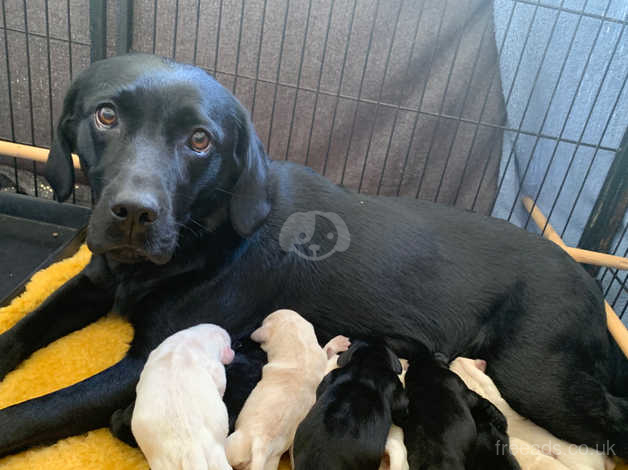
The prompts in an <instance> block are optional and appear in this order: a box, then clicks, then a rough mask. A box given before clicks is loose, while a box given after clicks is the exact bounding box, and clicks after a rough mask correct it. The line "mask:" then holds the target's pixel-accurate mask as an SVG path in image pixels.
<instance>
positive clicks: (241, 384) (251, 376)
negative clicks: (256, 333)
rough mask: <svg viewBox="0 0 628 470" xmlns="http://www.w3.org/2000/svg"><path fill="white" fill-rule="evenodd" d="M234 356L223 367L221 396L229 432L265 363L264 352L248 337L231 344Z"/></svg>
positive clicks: (232, 428)
mask: <svg viewBox="0 0 628 470" xmlns="http://www.w3.org/2000/svg"><path fill="white" fill-rule="evenodd" d="M231 347H232V348H233V350H234V352H235V357H234V358H233V361H231V363H230V364H229V365H227V366H226V367H225V370H226V372H227V388H226V389H225V394H224V396H223V397H222V399H223V401H224V402H225V405H227V411H228V412H229V432H233V431H234V429H235V422H236V419H237V418H238V415H239V414H240V411H242V407H243V406H244V403H245V402H246V399H247V398H248V397H249V395H250V394H251V392H252V391H253V389H254V388H255V386H256V385H257V383H258V382H259V381H260V380H261V379H262V367H264V364H266V353H265V352H264V351H263V350H262V348H260V346H259V344H258V343H256V342H255V341H252V340H251V339H250V338H245V339H243V340H242V341H237V342H234V344H232V345H231Z"/></svg>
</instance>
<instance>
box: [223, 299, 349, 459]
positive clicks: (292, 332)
mask: <svg viewBox="0 0 628 470" xmlns="http://www.w3.org/2000/svg"><path fill="white" fill-rule="evenodd" d="M337 338H338V337H336V338H334V339H333V340H332V341H330V342H329V343H328V344H327V345H326V346H325V349H323V348H321V347H320V346H319V344H318V342H317V340H316V335H315V334H314V327H313V326H312V324H311V323H309V322H308V321H306V320H305V319H304V318H303V317H301V316H300V315H299V314H298V313H296V312H294V311H292V310H277V311H276V312H274V313H271V314H270V315H268V316H267V317H266V319H265V320H264V322H263V323H262V326H261V327H260V328H258V329H257V330H255V331H254V332H253V334H251V339H252V340H253V341H257V342H258V343H261V346H262V349H263V350H264V351H266V354H267V355H268V363H267V364H266V365H265V366H264V368H263V370H262V380H261V381H260V382H259V383H258V384H257V386H256V387H255V388H254V389H253V391H252V392H251V395H250V396H249V398H248V399H247V400H246V402H245V403H244V407H243V408H242V411H241V412H240V415H239V416H238V419H237V421H236V425H235V432H234V433H233V434H231V435H230V436H229V438H228V439H227V458H228V460H229V462H230V463H231V465H233V467H234V468H236V469H250V470H276V469H277V466H278V464H279V460H280V458H281V455H282V454H283V453H284V452H285V451H286V450H288V448H289V447H290V445H291V444H292V441H293V440H294V434H295V432H296V429H297V426H298V425H299V423H300V422H301V421H302V420H303V418H304V417H305V415H307V413H308V411H309V410H310V408H311V407H312V406H313V405H314V402H315V401H316V388H317V387H318V385H319V383H320V382H321V380H322V379H323V376H324V374H325V369H326V367H327V363H328V360H329V358H330V357H331V358H333V355H334V354H335V353H337V352H339V350H337V349H336V348H338V347H344V346H343V345H345V344H347V342H345V341H344V340H338V339H337ZM345 340H346V338H345ZM340 350H341V349H340ZM328 355H329V357H328Z"/></svg>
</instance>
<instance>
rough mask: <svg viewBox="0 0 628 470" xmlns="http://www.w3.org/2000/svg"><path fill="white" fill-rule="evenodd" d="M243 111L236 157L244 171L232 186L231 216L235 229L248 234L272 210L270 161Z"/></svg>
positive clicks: (253, 230)
mask: <svg viewBox="0 0 628 470" xmlns="http://www.w3.org/2000/svg"><path fill="white" fill-rule="evenodd" d="M240 114H241V116H240V119H239V120H240V123H239V125H240V133H239V136H238V145H237V146H236V151H235V152H236V155H235V158H236V163H237V164H238V166H239V168H240V170H241V172H240V177H239V178H238V181H237V182H236V184H235V186H234V187H233V195H232V196H231V204H230V215H231V223H232V224H233V228H234V229H235V230H236V232H238V234H239V235H240V236H242V237H248V236H250V235H251V234H252V233H253V232H255V230H257V228H258V227H259V226H260V225H261V224H262V222H264V219H266V216H267V215H268V213H269V212H270V200H269V196H268V191H267V179H268V164H269V161H268V156H267V155H266V152H264V147H263V145H262V143H261V142H260V140H259V138H258V137H257V134H256V132H255V129H254V128H253V124H252V123H251V119H250V118H249V116H248V113H247V112H246V111H244V109H243V108H242V109H241V110H240Z"/></svg>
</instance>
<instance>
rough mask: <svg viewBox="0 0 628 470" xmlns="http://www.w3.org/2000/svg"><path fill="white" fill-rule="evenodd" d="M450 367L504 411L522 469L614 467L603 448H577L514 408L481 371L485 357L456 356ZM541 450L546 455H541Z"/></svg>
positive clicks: (513, 450) (475, 390) (594, 469)
mask: <svg viewBox="0 0 628 470" xmlns="http://www.w3.org/2000/svg"><path fill="white" fill-rule="evenodd" d="M450 369H451V370H452V371H453V372H455V373H456V374H457V375H458V376H459V377H460V378H461V379H462V380H463V381H464V383H465V384H466V386H467V387H469V388H470V389H471V390H473V391H474V392H476V393H477V394H479V395H481V396H482V397H484V398H486V399H487V400H489V401H490V402H491V403H493V405H495V406H496V407H497V408H498V409H499V410H500V411H501V412H502V413H503V414H504V416H505V417H506V419H507V421H508V435H509V436H510V437H511V438H517V441H516V442H515V441H513V442H511V446H510V448H511V450H512V453H513V454H514V455H515V457H516V458H517V460H518V461H519V463H520V464H521V467H522V468H523V469H524V470H528V469H534V468H539V469H540V468H543V469H546V468H547V469H550V468H561V467H566V468H568V469H571V470H576V469H577V470H608V469H612V468H614V466H615V465H614V464H613V463H612V461H611V460H610V459H609V458H607V457H606V456H605V455H604V454H603V453H602V452H598V451H596V450H595V449H588V450H585V449H580V448H579V447H578V446H574V445H572V444H570V443H568V442H565V441H563V440H560V439H558V438H557V437H555V436H553V435H552V434H551V433H549V432H548V431H546V430H545V429H543V428H541V427H539V426H537V425H536V424H534V423H533V422H532V421H530V420H528V419H526V418H524V417H523V416H521V415H519V414H518V413H517V412H516V411H514V410H513V409H512V408H511V407H510V405H508V403H507V402H506V400H504V399H503V398H502V396H501V393H500V392H499V390H498V389H497V386H496V385H495V383H494V382H493V381H492V380H491V378H490V377H489V376H488V375H486V374H485V373H484V370H485V369H486V362H485V361H482V360H472V359H466V358H462V357H459V358H457V359H456V360H454V361H453V362H452V363H451V365H450ZM515 443H516V445H515ZM534 449H537V450H540V453H541V455H538V454H539V452H532V451H533V450H534ZM543 454H545V458H542V455H543ZM552 460H553V462H551V461H552ZM558 464H560V466H558Z"/></svg>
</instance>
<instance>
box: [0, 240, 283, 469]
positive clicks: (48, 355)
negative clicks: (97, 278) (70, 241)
mask: <svg viewBox="0 0 628 470" xmlns="http://www.w3.org/2000/svg"><path fill="white" fill-rule="evenodd" d="M90 257H91V253H90V252H89V250H88V249H87V247H86V246H83V247H81V249H80V250H79V251H78V252H77V253H76V254H75V255H74V256H72V257H71V258H68V259H65V260H63V261H60V262H58V263H56V264H54V265H52V266H50V267H49V268H47V269H44V270H43V271H40V272H38V273H37V274H35V275H34V276H33V278H32V279H31V281H30V282H29V283H28V285H27V286H26V291H25V292H24V293H23V294H22V295H21V296H20V297H18V298H16V299H15V300H14V301H13V302H12V303H11V304H10V305H8V306H6V307H4V308H1V309H0V333H1V332H4V331H6V330H7V329H9V328H11V326H13V325H14V324H15V323H16V322H17V321H19V320H20V319H21V318H22V317H23V316H24V315H25V314H27V313H28V312H31V311H32V310H34V309H35V308H36V307H37V306H38V305H39V304H41V303H42V302H43V301H44V300H45V299H46V297H48V296H49V295H50V294H51V293H52V292H54V291H55V290H56V289H58V288H59V287H60V286H61V285H62V284H63V283H65V282H66V281H67V280H68V279H70V278H71V277H73V276H75V275H76V274H77V273H78V272H80V271H81V270H82V269H83V267H84V266H85V265H86V264H87V263H88V262H89V259H90ZM132 339H133V328H132V327H131V325H130V324H129V323H128V322H127V321H126V320H124V319H123V318H121V317H120V316H118V315H115V314H109V315H107V316H106V317H104V318H102V319H100V320H99V321H97V322H95V323H93V324H91V325H89V326H87V327H85V328H83V329H82V330H79V331H76V332H74V333H71V334H69V335H67V336H65V337H63V338H61V339H59V340H57V341H55V342H54V343H51V344H50V345H48V346H47V347H45V348H43V349H41V350H39V351H37V352H35V353H34V354H33V355H32V356H31V357H30V358H28V359H27V360H26V361H24V362H23V363H22V364H21V365H20V366H19V367H18V368H17V369H16V370H14V371H13V372H11V373H9V374H8V375H7V376H6V377H5V379H4V380H3V381H2V382H0V408H5V407H7V406H10V405H13V404H15V403H20V402H22V401H25V400H29V399H31V398H35V397H38V396H41V395H45V394H47V393H50V392H53V391H55V390H58V389H60V388H63V387H67V386H69V385H72V384H75V383H77V382H80V381H81V380H84V379H86V378H87V377H90V376H92V375H94V374H97V373H98V372H100V371H102V370H104V369H106V368H108V367H110V366H112V365H113V364H115V363H116V362H118V361H119V360H120V359H122V358H123V357H124V355H125V353H126V351H127V350H128V348H129V344H130V342H131V340H132ZM279 468H280V469H282V470H288V469H289V468H290V465H289V464H288V463H287V462H286V461H283V462H282V464H281V465H280V467H279ZM0 469H1V470H39V469H41V470H57V469H59V470H61V469H63V470H74V469H76V470H108V469H111V470H146V469H148V464H147V463H146V460H145V459H144V457H143V456H142V453H141V452H140V451H139V450H137V449H134V448H131V447H129V446H127V445H126V444H124V443H122V442H121V441H119V440H117V439H116V438H115V437H113V436H112V435H111V433H110V432H109V430H108V429H97V430H95V431H91V432H88V433H87V434H83V435H81V436H74V437H70V438H68V439H63V440H61V441H59V442H57V443H56V444H54V445H51V446H48V447H39V448H34V449H30V450H27V451H25V452H21V453H19V454H15V455H12V456H9V457H5V458H3V459H0Z"/></svg>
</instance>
